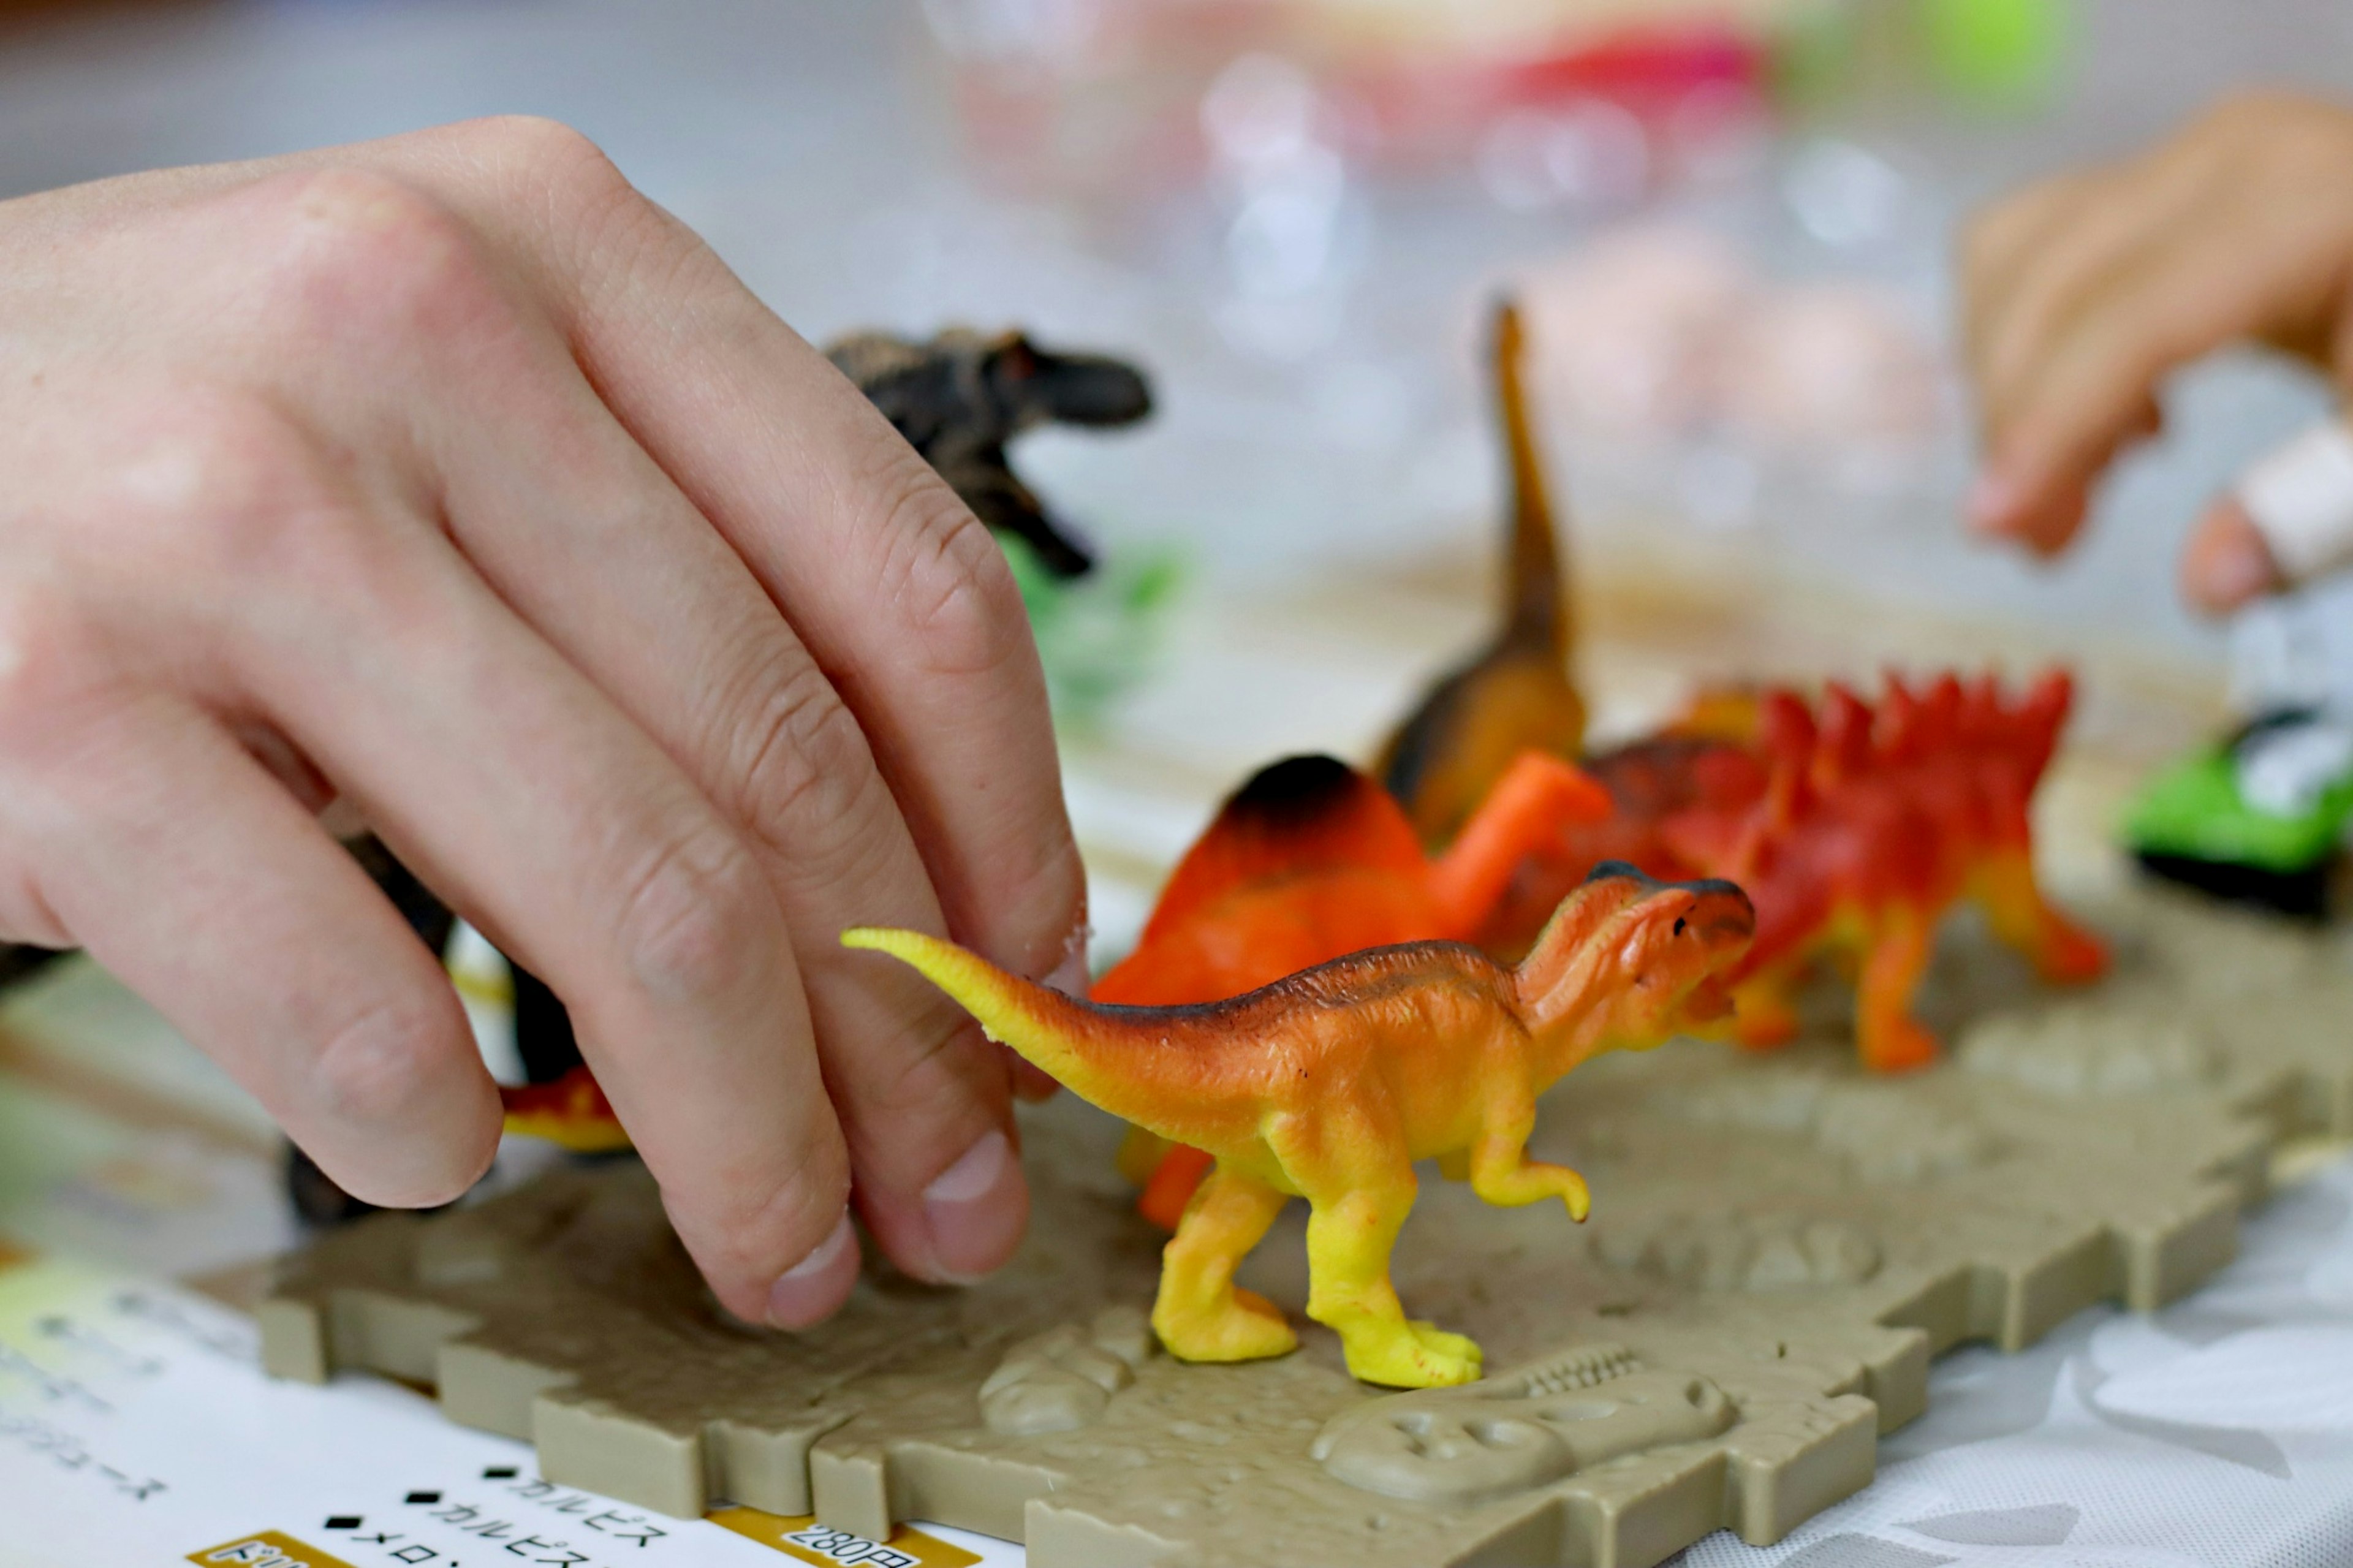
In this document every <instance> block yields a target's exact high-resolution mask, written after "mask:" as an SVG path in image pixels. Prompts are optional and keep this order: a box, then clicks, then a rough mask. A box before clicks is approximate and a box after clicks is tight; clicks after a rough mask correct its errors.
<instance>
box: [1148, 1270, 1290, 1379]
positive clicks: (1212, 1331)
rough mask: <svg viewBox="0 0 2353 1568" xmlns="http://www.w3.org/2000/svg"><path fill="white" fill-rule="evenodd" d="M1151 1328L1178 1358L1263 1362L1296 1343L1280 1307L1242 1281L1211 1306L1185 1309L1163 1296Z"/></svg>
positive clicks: (1280, 1353) (1182, 1359)
mask: <svg viewBox="0 0 2353 1568" xmlns="http://www.w3.org/2000/svg"><path fill="white" fill-rule="evenodd" d="M1152 1331H1153V1332H1154V1333H1155V1334H1157V1335H1159V1336H1160V1342H1161V1344H1162V1345H1163V1346H1165V1347H1166V1349H1167V1352H1168V1353H1169V1354H1170V1355H1173V1356H1175V1357H1176V1359H1177V1360H1178V1361H1193V1362H1238V1361H1264V1360H1266V1359H1267V1358H1269V1357H1271V1356H1279V1355H1289V1354H1290V1353H1291V1352H1293V1351H1295V1350H1297V1349H1298V1348H1299V1336H1298V1334H1297V1333H1295V1332H1293V1330H1292V1327H1291V1325H1290V1323H1289V1322H1287V1321H1284V1319H1283V1316H1282V1308H1280V1307H1278V1306H1276V1305H1275V1304H1274V1303H1273V1302H1271V1301H1270V1300H1267V1299H1266V1298H1265V1297H1263V1296H1261V1295H1260V1294H1259V1293H1258V1292H1257V1291H1255V1290H1245V1289H1241V1288H1240V1286H1237V1287H1235V1289H1234V1292H1233V1295H1232V1296H1231V1298H1230V1299H1229V1300H1226V1301H1224V1302H1222V1303H1220V1304H1219V1307H1218V1308H1217V1309H1215V1310H1205V1311H1201V1312H1184V1311H1180V1310H1173V1309H1172V1308H1171V1307H1170V1306H1169V1305H1168V1304H1167V1303H1166V1302H1165V1301H1164V1302H1163V1303H1161V1304H1160V1305H1159V1306H1158V1307H1155V1309H1154V1310H1153V1314H1152Z"/></svg>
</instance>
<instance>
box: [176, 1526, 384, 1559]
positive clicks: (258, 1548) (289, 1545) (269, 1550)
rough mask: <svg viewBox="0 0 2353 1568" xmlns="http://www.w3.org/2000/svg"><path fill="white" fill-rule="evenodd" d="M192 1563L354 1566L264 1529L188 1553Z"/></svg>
mask: <svg viewBox="0 0 2353 1568" xmlns="http://www.w3.org/2000/svg"><path fill="white" fill-rule="evenodd" d="M188 1561H189V1562H191V1563H206V1564H232V1563H233V1564H237V1568H352V1565H351V1564H350V1563H346V1562H344V1561H343V1559H342V1558H340V1557H330V1556H328V1555H327V1554H326V1553H325V1552H322V1551H320V1550H319V1549H318V1548H317V1547H315V1546H306V1545H304V1544H303V1543H302V1542H299V1541H297V1540H295V1539H294V1538H293V1537H292V1536H290V1535H287V1534H285V1533H283V1532H282V1531H275V1530H262V1531H255V1532H254V1533H253V1534H251V1535H248V1536H242V1537H240V1538H238V1539H237V1540H235V1541H226V1542H222V1543H221V1544H220V1545H218V1546H215V1547H211V1548H208V1549H206V1551H203V1552H189V1553H188Z"/></svg>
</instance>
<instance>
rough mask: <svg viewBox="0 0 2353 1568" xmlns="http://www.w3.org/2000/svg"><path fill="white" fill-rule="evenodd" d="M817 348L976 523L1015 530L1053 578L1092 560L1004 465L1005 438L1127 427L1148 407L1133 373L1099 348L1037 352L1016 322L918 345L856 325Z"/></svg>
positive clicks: (1140, 378) (1147, 393)
mask: <svg viewBox="0 0 2353 1568" xmlns="http://www.w3.org/2000/svg"><path fill="white" fill-rule="evenodd" d="M825 353H826V357H827V358H828V359H830V360H831V361H833V363H834V365H835V367H836V368H838V369H839V371H840V372H841V373H842V374H844V375H846V376H848V377H849V379H850V380H851V381H852V382H853V383H855V384H857V387H858V390H859V391H860V392H862V393H864V394H865V395H866V396H867V398H868V400H869V401H871V403H872V404H873V405H874V406H875V407H877V408H879V409H881V411H882V414H883V416H884V417H885V418H887V419H889V420H890V421H891V423H892V425H894V426H897V427H898V431H899V434H900V435H902V436H904V437H906V438H907V442H908V444H909V445H910V446H912V447H914V448H915V450H916V451H918V452H921V453H922V454H923V460H924V461H925V462H927V463H929V464H931V466H932V467H933V468H934V469H936V470H938V472H939V476H940V478H942V479H945V480H947V482H948V484H949V486H950V488H952V489H954V490H955V493H956V494H957V495H959V496H961V497H963V498H964V503H965V505H966V506H968V507H970V508H972V510H973V511H974V512H975V514H976V515H977V516H978V517H979V518H980V520H981V521H983V522H985V523H987V524H988V526H989V527H991V528H993V529H996V530H997V531H999V532H1001V533H1010V534H1013V535H1015V536H1016V537H1018V538H1019V539H1020V540H1021V541H1022V542H1024V543H1026V544H1027V545H1029V548H1030V550H1031V551H1033V552H1035V553H1036V554H1037V557H1038V560H1039V563H1040V564H1041V565H1043V566H1044V567H1045V568H1046V570H1048V571H1049V572H1051V573H1052V574H1054V575H1055V576H1057V577H1076V576H1078V575H1080V574H1082V573H1084V572H1085V571H1087V570H1088V568H1090V567H1092V565H1093V564H1094V557H1093V556H1092V554H1091V553H1090V552H1088V550H1087V547H1086V545H1085V544H1084V543H1083V542H1081V541H1080V540H1079V539H1078V538H1076V537H1075V536H1073V534H1072V533H1071V530H1070V528H1069V525H1068V524H1067V523H1065V522H1064V521H1062V520H1061V519H1060V518H1059V517H1057V516H1055V514H1054V513H1053V512H1052V511H1051V510H1049V509H1048V507H1047V506H1046V503H1045V502H1043V501H1041V500H1039V499H1038V497H1037V495H1036V494H1035V493H1034V492H1033V491H1031V489H1029V486H1027V485H1025V484H1023V483H1022V482H1021V480H1020V479H1019V478H1018V476H1017V475H1016V474H1015V473H1014V472H1013V469H1012V467H1011V465H1010V464H1009V463H1008V460H1007V458H1006V455H1005V444H1006V443H1007V442H1008V441H1010V440H1011V439H1012V438H1013V437H1016V436H1018V435H1020V434H1021V433H1022V432H1023V431H1025V430H1034V429H1036V428H1037V427H1039V426H1041V425H1078V426H1092V427H1095V428H1103V427H1108V426H1120V425H1133V424H1134V423H1135V422H1136V421H1137V420H1139V419H1142V418H1143V417H1145V416H1146V415H1148V414H1150V413H1151V412H1152V388H1151V386H1150V384H1148V383H1147V382H1146V381H1145V378H1144V373H1143V372H1142V371H1140V370H1137V369H1136V368H1135V367H1134V365H1131V364H1127V363H1124V362H1122V361H1119V360H1115V359H1113V358H1110V357H1109V356H1107V355H1103V354H1089V353H1053V352H1050V351H1049V350H1046V349H1041V348H1039V346H1038V345H1037V344H1035V343H1033V342H1030V341H1029V338H1028V337H1027V336H1026V335H1024V334H1023V333H1020V332H1018V331H1008V332H999V333H997V335H995V336H993V337H990V336H984V335H983V334H981V333H979V332H976V331H971V330H970V329H968V328H964V327H951V328H949V329H948V330H947V331H944V332H942V333H940V334H939V335H938V336H937V337H934V338H932V339H929V340H928V341H925V342H914V341H913V340H910V339H907V338H898V337H892V336H891V335H890V334H889V333H887V332H858V333H854V334H852V335H851V336H849V337H845V338H841V339H839V340H837V341H836V342H832V343H829V344H828V345H827V347H826V351H825Z"/></svg>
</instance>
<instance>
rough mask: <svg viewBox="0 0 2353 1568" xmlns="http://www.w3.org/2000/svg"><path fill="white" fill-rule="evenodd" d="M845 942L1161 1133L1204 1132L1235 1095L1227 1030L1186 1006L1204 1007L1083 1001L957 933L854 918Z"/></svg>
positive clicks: (1082, 1091)
mask: <svg viewBox="0 0 2353 1568" xmlns="http://www.w3.org/2000/svg"><path fill="white" fill-rule="evenodd" d="M841 945H842V946H844V947H854V948H866V949H870V950H871V951H873V952H887V953H889V954H891V956H892V957H893V958H896V959H898V960H900V961H901V962H902V963H906V964H907V965H909V966H910V967H911V968H913V969H914V970H915V971H916V973H920V974H921V975H923V978H924V979H926V980H929V981H930V982H931V983H932V984H934V985H936V986H938V987H939V988H940V989H941V990H943V991H944V992H946V993H947V994H949V995H950V996H951V997H953V998H955V1001H956V1002H957V1003H958V1004H960V1005H962V1006H963V1007H964V1009H965V1011H966V1012H968V1013H970V1014H971V1015H972V1016H974V1017H975V1018H976V1019H978V1020H979V1022H980V1026H981V1029H982V1031H983V1032H984V1033H986V1034H987V1036H988V1037H989V1038H990V1039H992V1040H995V1041H997V1042H998V1043H999V1044H1001V1045H1005V1046H1009V1047H1012V1048H1013V1049H1014V1050H1015V1051H1017V1052H1018V1053H1020V1055H1021V1056H1022V1057H1023V1058H1026V1059H1027V1060H1029V1062H1031V1063H1033V1064H1035V1065H1036V1066H1037V1067H1039V1068H1042V1069H1043V1070H1044V1071H1046V1072H1047V1073H1049V1074H1050V1075H1051V1076H1052V1077H1053V1079H1055V1080H1056V1081H1057V1082H1059V1083H1060V1084H1061V1085H1062V1086H1063V1087H1064V1088H1066V1089H1070V1090H1071V1092H1072V1093H1074V1094H1076V1095H1078V1096H1079V1097H1080V1098H1081V1099H1082V1100H1087V1101H1089V1102H1091V1103H1092V1104H1094V1105H1098V1106H1101V1107H1102V1108H1103V1110H1108V1111H1110V1112H1111V1113H1112V1114H1113V1115H1114V1116H1120V1117H1124V1118H1125V1119H1127V1120H1128V1121H1135V1122H1141V1123H1144V1124H1145V1125H1148V1126H1150V1127H1151V1128H1152V1129H1153V1130H1154V1131H1157V1132H1160V1133H1162V1134H1163V1135H1164V1136H1167V1137H1176V1138H1185V1137H1187V1136H1189V1135H1193V1134H1195V1133H1196V1132H1197V1131H1198V1132H1199V1133H1201V1134H1208V1133H1209V1132H1210V1131H1213V1126H1212V1125H1204V1126H1202V1127H1200V1128H1198V1129H1196V1128H1195V1127H1194V1126H1192V1125H1191V1123H1192V1122H1193V1121H1205V1122H1206V1123H1210V1124H1213V1123H1215V1121H1217V1119H1218V1111H1219V1109H1220V1108H1221V1107H1222V1105H1223V1104H1224V1103H1225V1101H1226V1100H1228V1099H1229V1096H1228V1095H1226V1094H1223V1093H1220V1092H1219V1090H1220V1089H1221V1088H1229V1087H1230V1086H1231V1082H1232V1073H1231V1070H1230V1069H1231V1068H1232V1067H1233V1066H1234V1064H1233V1062H1232V1060H1231V1058H1230V1057H1229V1056H1228V1055H1227V1053H1225V1052H1222V1051H1220V1050H1219V1046H1220V1045H1221V1044H1224V1043H1226V1040H1225V1037H1224V1036H1223V1034H1221V1032H1220V1031H1219V1029H1218V1028H1216V1027H1215V1026H1211V1027H1208V1028H1202V1027H1200V1026H1198V1024H1197V1022H1196V1020H1195V1019H1193V1018H1191V1017H1188V1016H1186V1015H1187V1014H1189V1013H1194V1012H1197V1011H1198V1012H1200V1013H1203V1014H1206V1013H1207V1012H1208V1009H1178V1008H1168V1007H1154V1008H1126V1007H1113V1006H1105V1005H1101V1004H1097V1003H1090V1002H1081V1001H1077V1000H1075V999H1073V998H1071V997H1069V996H1065V995H1063V994H1061V993H1060V992H1059V991H1056V990H1053V989H1051V988H1050V987H1048V986H1044V985H1040V984H1037V983H1036V982H1034V981H1029V980H1024V979H1022V978H1021V977H1020V976H1018V975H1016V974H1008V973H1006V972H1005V971H1004V970H1002V969H999V968H997V965H995V964H993V963H989V962H988V961H987V959H985V958H982V957H980V956H978V955H977V954H975V953H971V952H965V950H964V949H963V948H961V947H958V946H957V945H956V944H955V943H954V942H947V941H944V940H943V939H942V938H939V937H935V936H926V935H924V934H923V932H921V931H895V930H892V929H890V928H887V927H880V926H855V927H852V928H851V929H850V930H849V931H843V932H842V933H841Z"/></svg>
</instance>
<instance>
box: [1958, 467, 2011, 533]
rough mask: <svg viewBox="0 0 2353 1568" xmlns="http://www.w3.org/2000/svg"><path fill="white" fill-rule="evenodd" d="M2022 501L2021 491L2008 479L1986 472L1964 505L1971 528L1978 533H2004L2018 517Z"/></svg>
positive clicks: (1979, 477)
mask: <svg viewBox="0 0 2353 1568" xmlns="http://www.w3.org/2000/svg"><path fill="white" fill-rule="evenodd" d="M2020 499H2021V498H2020V496H2019V491H2018V487H2017V486H2016V485H2014V484H2012V483H2011V482H2010V479H2009V478H2008V477H2007V476H2005V475H2003V474H2001V473H2000V472H1998V471H1996V470H1995V469H1992V468H1988V469H1986V470H1985V471H1984V472H1983V473H1981V474H1979V475H1978V479H1977V483H1975V484H1973V485H1971V486H1970V487H1969V495H1968V500H1967V501H1966V502H1965V503H1964V510H1966V512H1967V514H1968V520H1969V526H1970V527H1971V528H1972V529H1975V530H1976V531H1978V532H1979V533H2000V532H2003V531H2006V530H2008V528H2009V527H2010V521H2011V520H2012V519H2013V518H2014V517H2015V516H2016V515H2017V512H2018V505H2019V500H2020Z"/></svg>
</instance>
